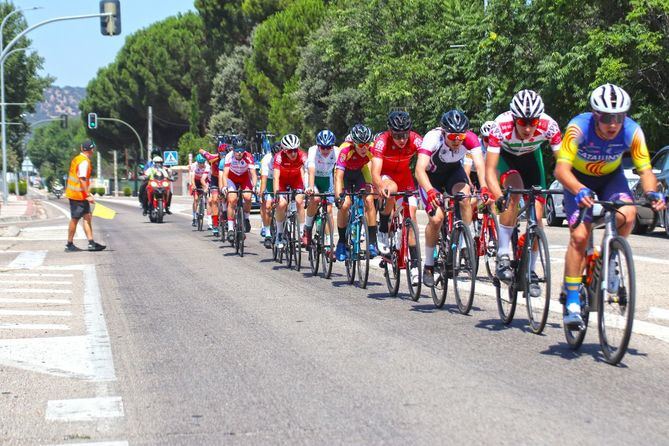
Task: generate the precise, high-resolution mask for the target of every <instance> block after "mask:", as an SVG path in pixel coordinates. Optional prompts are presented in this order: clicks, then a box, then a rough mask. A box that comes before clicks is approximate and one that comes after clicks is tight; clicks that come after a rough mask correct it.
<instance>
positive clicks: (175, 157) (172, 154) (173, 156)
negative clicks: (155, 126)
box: [163, 150, 179, 166]
mask: <svg viewBox="0 0 669 446" xmlns="http://www.w3.org/2000/svg"><path fill="white" fill-rule="evenodd" d="M163 160H164V161H163V164H164V165H166V166H176V165H178V164H179V152H177V151H176V150H170V151H166V152H163Z"/></svg>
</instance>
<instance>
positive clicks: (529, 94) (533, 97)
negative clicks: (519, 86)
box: [509, 90, 544, 118]
mask: <svg viewBox="0 0 669 446" xmlns="http://www.w3.org/2000/svg"><path fill="white" fill-rule="evenodd" d="M509 108H510V110H511V114H512V115H513V116H514V117H516V118H538V117H539V116H541V114H542V113H543V112H544V101H542V100H541V96H539V95H538V94H537V93H536V92H535V91H532V90H520V91H519V92H518V93H516V95H515V96H514V97H513V99H511V104H509Z"/></svg>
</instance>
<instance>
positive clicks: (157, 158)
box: [153, 156, 163, 164]
mask: <svg viewBox="0 0 669 446" xmlns="http://www.w3.org/2000/svg"><path fill="white" fill-rule="evenodd" d="M162 162H163V159H162V158H161V157H160V156H154V157H153V163H154V164H156V163H162Z"/></svg>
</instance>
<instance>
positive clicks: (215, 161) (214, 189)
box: [200, 142, 228, 237]
mask: <svg viewBox="0 0 669 446" xmlns="http://www.w3.org/2000/svg"><path fill="white" fill-rule="evenodd" d="M227 151H228V145H227V144H226V143H223V142H222V143H220V144H219V145H218V147H217V149H216V155H214V154H212V153H209V152H207V151H206V150H204V149H200V155H202V156H204V157H205V158H206V159H207V161H208V162H209V165H210V166H211V175H210V176H209V194H210V195H209V202H208V203H207V206H208V208H209V212H210V214H211V219H212V222H213V226H214V229H213V235H214V237H218V235H219V234H218V201H219V200H218V176H219V169H218V165H219V163H220V162H221V160H222V159H224V158H225V154H226V153H227Z"/></svg>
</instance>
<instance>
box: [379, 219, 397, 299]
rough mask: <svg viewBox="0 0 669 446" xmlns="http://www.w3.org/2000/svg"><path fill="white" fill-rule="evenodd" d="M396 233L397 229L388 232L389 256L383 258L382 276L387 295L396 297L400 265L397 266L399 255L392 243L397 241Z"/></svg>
mask: <svg viewBox="0 0 669 446" xmlns="http://www.w3.org/2000/svg"><path fill="white" fill-rule="evenodd" d="M397 231H398V228H395V229H394V230H393V231H392V232H388V241H389V248H390V254H388V255H387V256H385V257H384V259H383V261H382V262H383V276H384V277H385V279H386V285H387V286H388V293H389V294H390V295H391V296H397V293H398V292H399V291H400V265H399V255H400V251H399V249H398V247H397V246H396V244H395V243H394V242H393V241H394V240H397Z"/></svg>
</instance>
